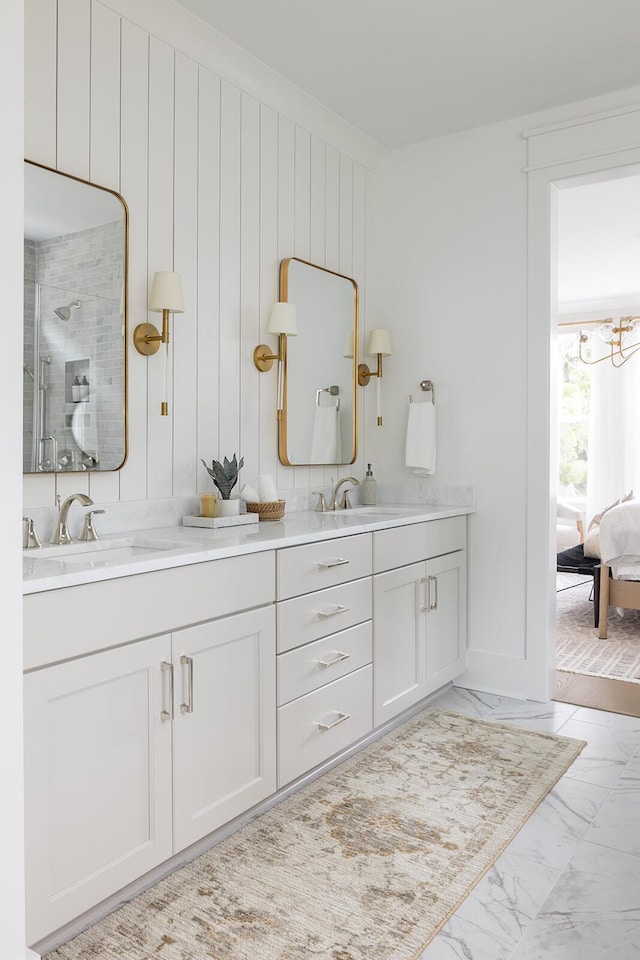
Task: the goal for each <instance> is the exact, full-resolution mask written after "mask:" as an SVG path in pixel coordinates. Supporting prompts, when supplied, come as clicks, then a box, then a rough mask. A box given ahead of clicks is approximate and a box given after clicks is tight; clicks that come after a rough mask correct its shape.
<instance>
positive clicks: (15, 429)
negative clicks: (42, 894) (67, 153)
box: [0, 0, 25, 960]
mask: <svg viewBox="0 0 640 960" xmlns="http://www.w3.org/2000/svg"><path fill="white" fill-rule="evenodd" d="M22 50H23V3H22V0H6V2H5V3H3V6H2V30H0V88H1V89H2V90H4V91H11V95H10V96H9V95H8V94H5V96H3V99H2V110H1V114H2V149H1V150H0V194H1V196H0V208H1V209H2V230H1V231H0V283H1V284H2V289H3V291H4V299H5V301H6V302H5V304H4V309H5V316H6V317H7V318H8V322H7V323H5V324H4V329H3V336H2V350H1V351H0V409H2V410H4V411H7V413H8V415H5V416H4V418H3V424H2V449H3V457H4V462H5V467H6V466H7V465H9V464H14V465H15V466H14V468H13V469H6V468H5V470H4V471H3V474H4V475H3V478H2V510H3V514H4V533H3V540H4V548H3V550H2V552H1V554H0V584H1V586H0V605H1V606H2V669H1V670H0V703H1V704H2V715H3V717H4V720H5V722H4V723H3V724H2V733H0V770H2V792H1V797H0V810H1V811H2V816H0V865H1V866H0V954H1V955H2V957H3V958H6V960H22V958H24V956H25V946H24V867H23V849H24V846H23V845H24V841H23V813H22V811H23V801H22V603H21V592H22V591H21V578H22V569H21V560H20V552H19V550H20V542H21V541H20V517H21V516H22V514H21V512H20V507H21V497H22V490H21V483H20V476H19V472H20V471H19V468H18V464H20V463H21V462H22V436H21V435H22V429H21V424H20V418H19V417H17V416H15V406H16V397H19V396H21V394H22V381H21V376H22V373H21V369H22V359H21V358H22V323H21V321H20V317H21V316H22V249H23V243H22V231H23V212H22V129H23V101H22V87H21V84H20V80H19V78H20V77H21V76H22V68H23V67H22V65H23V53H22ZM19 378H20V379H19Z"/></svg>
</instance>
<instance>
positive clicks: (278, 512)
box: [246, 500, 286, 520]
mask: <svg viewBox="0 0 640 960" xmlns="http://www.w3.org/2000/svg"><path fill="white" fill-rule="evenodd" d="M285 503H286V501H285V500H267V501H265V502H264V503H249V502H247V504H246V507H247V513H257V514H258V518H259V519H260V520H282V518H283V517H284V506H285Z"/></svg>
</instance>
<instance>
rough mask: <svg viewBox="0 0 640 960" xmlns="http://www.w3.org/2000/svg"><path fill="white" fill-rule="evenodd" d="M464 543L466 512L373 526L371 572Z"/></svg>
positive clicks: (409, 561) (422, 557)
mask: <svg viewBox="0 0 640 960" xmlns="http://www.w3.org/2000/svg"><path fill="white" fill-rule="evenodd" d="M466 546H467V518H466V516H464V517H447V518H445V519H443V520H428V521H427V522H425V523H411V524H408V525H407V526H404V527H392V528H391V529H389V530H376V532H375V533H374V534H373V572H374V573H383V572H384V571H385V570H393V569H394V568H395V567H405V566H407V565H408V564H410V563H418V561H420V560H428V559H429V557H439V556H441V555H442V554H443V553H453V551H454V550H464V549H465V547H466Z"/></svg>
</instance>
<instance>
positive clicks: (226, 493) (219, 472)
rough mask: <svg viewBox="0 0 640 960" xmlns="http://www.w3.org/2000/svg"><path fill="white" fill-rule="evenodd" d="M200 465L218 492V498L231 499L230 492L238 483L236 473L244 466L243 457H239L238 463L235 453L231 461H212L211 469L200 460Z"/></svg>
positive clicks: (225, 459)
mask: <svg viewBox="0 0 640 960" xmlns="http://www.w3.org/2000/svg"><path fill="white" fill-rule="evenodd" d="M202 463H203V464H204V468H205V470H206V471H207V473H208V474H209V476H210V477H211V479H212V480H213V482H214V483H215V485H216V487H217V488H218V490H219V491H220V496H221V497H222V499H223V500H229V498H230V497H231V491H232V490H233V488H234V487H235V485H236V483H237V482H238V473H239V472H240V470H242V468H243V466H244V457H240V463H238V460H237V457H236V455H235V453H234V455H233V460H227V458H226V457H225V458H224V460H223V461H222V463H220V461H219V460H212V461H211V467H208V466H207V464H206V462H205V461H204V460H202ZM218 506H220V504H218Z"/></svg>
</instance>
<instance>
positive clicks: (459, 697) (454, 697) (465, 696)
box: [431, 687, 506, 717]
mask: <svg viewBox="0 0 640 960" xmlns="http://www.w3.org/2000/svg"><path fill="white" fill-rule="evenodd" d="M505 699H506V698H505V697H498V696H496V695H495V694H492V693H478V692H477V691H476V690H467V689H466V688H465V687H447V689H446V690H444V691H443V693H441V694H439V695H438V696H437V697H436V698H435V699H434V700H432V701H431V706H433V707H438V708H440V709H441V710H451V711H453V712H454V713H462V714H464V716H467V717H486V716H487V714H488V713H490V712H491V711H492V710H494V709H495V708H496V707H497V706H499V705H500V704H501V703H503V702H504V701H505Z"/></svg>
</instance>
